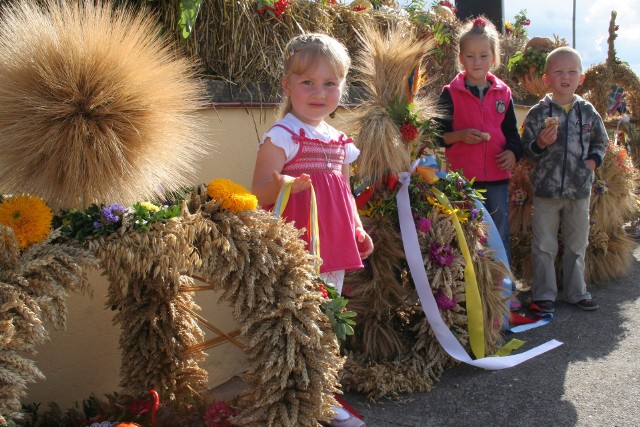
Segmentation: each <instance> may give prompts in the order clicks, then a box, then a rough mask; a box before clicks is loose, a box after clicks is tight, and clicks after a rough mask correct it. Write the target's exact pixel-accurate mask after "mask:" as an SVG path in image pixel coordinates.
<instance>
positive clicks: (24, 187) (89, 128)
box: [0, 0, 206, 210]
mask: <svg viewBox="0 0 640 427" xmlns="http://www.w3.org/2000/svg"><path fill="white" fill-rule="evenodd" d="M1 15H2V18H1V22H0V75H2V79H0V150H1V151H2V153H3V155H2V156H1V157H0V192H5V193H20V192H26V193H34V194H39V195H41V196H42V197H43V198H44V199H45V200H47V202H48V203H49V204H50V205H51V206H52V207H54V210H55V209H56V208H58V207H64V208H72V207H86V206H88V205H89V204H91V203H93V202H98V203H99V202H101V201H109V202H118V203H121V204H131V203H133V202H135V201H138V200H140V199H149V198H151V197H152V196H154V195H155V194H157V193H158V188H159V186H160V185H161V186H162V188H164V189H165V190H176V189H178V188H180V187H182V186H186V185H188V184H189V183H190V181H191V180H192V176H191V173H192V169H193V168H192V165H193V163H194V162H195V160H197V159H198V158H199V157H200V156H201V155H202V154H204V152H205V148H206V143H205V141H204V140H203V137H202V134H201V133H200V132H197V129H198V127H199V124H198V122H197V119H196V116H195V115H194V114H193V112H194V111H196V110H197V109H198V108H199V107H201V106H202V99H203V95H204V92H203V86H202V85H201V83H199V82H198V81H197V80H196V79H195V78H194V76H195V67H194V66H193V63H192V62H190V61H188V60H186V59H184V58H181V57H180V56H179V54H178V52H177V50H176V48H175V47H173V46H172V45H171V43H170V40H169V39H168V38H167V36H163V35H161V34H160V32H159V30H158V28H157V26H156V25H157V24H156V21H155V20H154V19H150V17H149V15H148V14H147V13H146V12H145V11H141V12H138V13H134V12H132V11H129V10H125V9H114V8H112V6H111V5H109V4H101V3H100V2H98V4H94V2H90V1H84V2H72V1H65V0H61V1H57V0H50V1H47V2H45V3H44V5H38V4H36V3H34V2H27V1H21V2H17V3H15V5H13V6H5V7H4V9H3V11H2V13H1Z"/></svg>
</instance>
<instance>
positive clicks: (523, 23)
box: [522, 19, 531, 27]
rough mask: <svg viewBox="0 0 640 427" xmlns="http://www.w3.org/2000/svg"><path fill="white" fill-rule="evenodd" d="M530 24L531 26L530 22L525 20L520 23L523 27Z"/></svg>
mask: <svg viewBox="0 0 640 427" xmlns="http://www.w3.org/2000/svg"><path fill="white" fill-rule="evenodd" d="M530 24H531V20H529V19H525V20H524V21H522V25H524V26H525V27H526V26H527V25H530Z"/></svg>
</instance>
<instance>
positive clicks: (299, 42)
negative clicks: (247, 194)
mask: <svg viewBox="0 0 640 427" xmlns="http://www.w3.org/2000/svg"><path fill="white" fill-rule="evenodd" d="M350 64H351V60H350V58H349V54H348V52H347V50H346V49H345V47H344V46H343V45H342V44H341V43H340V42H338V41H337V40H335V39H333V38H331V37H329V36H327V35H324V34H304V35H301V36H297V37H295V38H293V39H292V40H291V41H290V42H289V43H288V45H287V47H286V48H285V54H284V77H283V78H282V89H283V91H284V95H285V103H284V107H283V117H282V119H281V120H280V121H278V122H277V123H276V124H275V125H274V126H273V127H272V128H271V129H270V130H269V131H268V132H267V133H266V134H265V136H264V138H263V139H262V141H261V143H260V147H259V149H258V157H257V159H256V165H255V170H254V174H253V183H252V191H253V193H254V194H255V195H256V196H257V197H258V202H259V203H260V205H261V206H263V207H265V208H269V207H271V206H273V204H274V203H275V201H276V198H277V196H278V193H279V192H280V189H281V187H282V186H283V185H284V184H285V183H286V182H289V181H292V187H291V196H290V198H289V202H288V203H287V206H286V209H285V211H284V213H283V217H285V218H286V219H287V221H291V222H293V223H294V225H295V226H296V227H297V228H300V229H302V228H305V229H306V230H309V229H310V227H309V226H308V222H309V198H310V194H311V190H310V187H311V185H312V184H313V188H314V191H315V194H316V201H317V205H318V223H319V224H318V225H319V232H320V256H321V258H322V265H321V267H320V276H321V278H323V279H324V280H325V281H326V282H327V283H331V284H333V285H334V286H335V287H336V290H337V291H338V292H341V290H342V283H343V279H344V274H345V271H349V270H355V269H359V268H362V266H363V265H362V259H364V258H366V257H368V256H369V255H370V254H371V252H372V251H373V242H372V240H371V237H369V235H368V234H367V232H366V231H365V230H364V228H363V227H362V222H361V221H360V217H359V215H358V211H357V209H356V205H355V200H354V198H353V195H352V193H351V189H350V186H349V173H350V171H349V164H350V163H351V162H353V161H354V160H355V159H356V158H357V157H358V155H359V154H360V151H359V150H358V149H357V148H356V147H355V146H354V145H353V141H352V140H351V138H348V137H347V136H346V135H345V134H344V133H342V132H340V131H338V130H336V129H335V128H333V127H332V126H330V125H329V124H328V123H327V122H325V118H326V116H328V115H329V114H331V113H332V112H334V111H335V110H336V109H337V108H338V104H339V103H340V99H341V97H342V95H343V93H344V90H345V86H346V76H347V72H348V70H349V66H350ZM302 237H303V239H304V240H305V241H306V242H307V244H308V242H309V234H308V232H305V234H304V235H303V236H302ZM334 409H335V410H336V416H335V419H334V420H333V421H332V422H331V423H330V424H329V425H330V426H333V427H362V426H364V423H363V422H362V421H361V420H360V419H359V418H357V417H355V416H353V415H352V414H350V413H349V412H348V411H346V410H345V409H343V408H334Z"/></svg>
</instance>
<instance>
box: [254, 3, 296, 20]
mask: <svg viewBox="0 0 640 427" xmlns="http://www.w3.org/2000/svg"><path fill="white" fill-rule="evenodd" d="M290 6H291V3H289V0H275V1H274V0H258V13H260V14H261V15H264V14H265V13H266V14H268V15H269V16H271V17H273V18H276V19H278V18H280V16H282V14H283V13H285V12H286V11H287V9H289V7H290Z"/></svg>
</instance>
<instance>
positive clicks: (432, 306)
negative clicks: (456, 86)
mask: <svg viewBox="0 0 640 427" xmlns="http://www.w3.org/2000/svg"><path fill="white" fill-rule="evenodd" d="M417 162H418V161H415V162H414V163H413V164H412V165H411V170H414V169H415V166H416V165H417V164H418V163H417ZM398 178H399V181H400V189H399V190H398V194H397V195H396V200H397V204H398V219H399V222H400V232H401V234H402V244H403V246H404V252H405V256H406V258H407V263H408V264H409V270H410V271H411V277H412V278H413V283H414V284H415V286H416V290H417V291H418V297H419V298H420V303H421V304H422V310H423V311H424V314H425V316H426V318H427V321H428V322H429V325H430V326H431V329H432V330H433V332H434V334H435V336H436V338H437V339H438V342H439V343H440V345H441V346H442V348H443V349H444V351H446V352H447V354H449V356H451V357H453V358H454V359H456V360H458V361H460V362H463V363H466V364H469V365H472V366H477V367H478V368H484V369H489V370H499V369H505V368H511V367H512V366H516V365H519V364H520V363H522V362H524V361H527V360H529V359H531V358H533V357H535V356H537V355H539V354H542V353H545V352H547V351H549V350H551V349H554V348H556V347H558V346H560V345H562V343H561V342H560V341H556V340H551V341H548V342H546V343H544V344H542V345H539V346H537V347H535V348H532V349H531V350H528V351H526V352H524V353H520V354H515V355H511V356H502V357H485V358H482V359H476V360H473V359H471V357H470V356H469V354H468V353H467V352H466V350H465V349H464V347H462V345H461V344H460V342H459V341H458V339H457V338H456V337H455V335H453V333H452V332H451V331H450V330H449V327H448V326H447V325H446V324H445V323H444V321H443V320H442V317H441V316H440V311H439V310H438V304H437V303H436V300H435V298H434V296H433V292H432V291H431V285H430V284H429V279H428V278H427V271H426V270H425V268H424V262H423V261H422V254H421V252H420V245H419V243H418V233H417V231H416V225H415V222H414V221H413V215H412V214H411V202H410V199H409V184H410V183H411V173H409V172H402V173H400V174H399V177H398Z"/></svg>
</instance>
